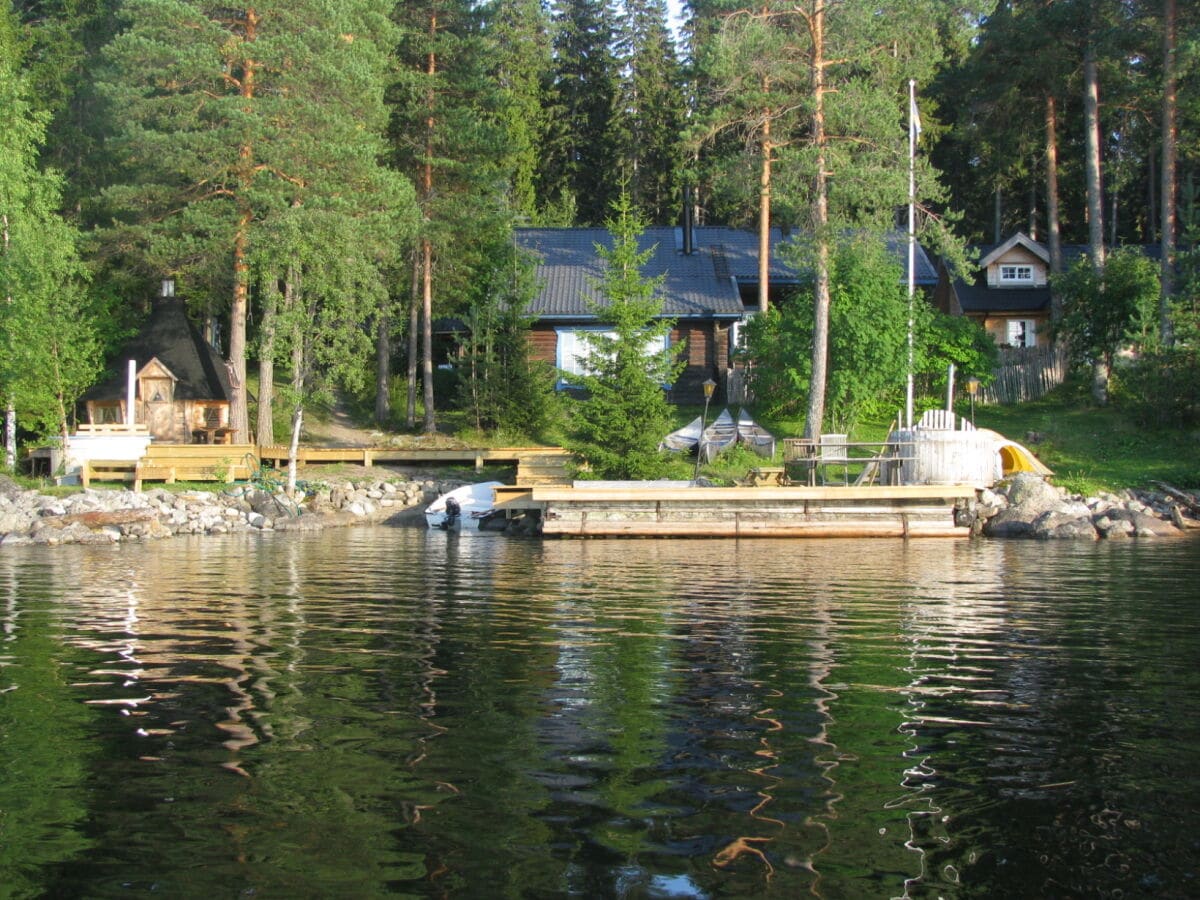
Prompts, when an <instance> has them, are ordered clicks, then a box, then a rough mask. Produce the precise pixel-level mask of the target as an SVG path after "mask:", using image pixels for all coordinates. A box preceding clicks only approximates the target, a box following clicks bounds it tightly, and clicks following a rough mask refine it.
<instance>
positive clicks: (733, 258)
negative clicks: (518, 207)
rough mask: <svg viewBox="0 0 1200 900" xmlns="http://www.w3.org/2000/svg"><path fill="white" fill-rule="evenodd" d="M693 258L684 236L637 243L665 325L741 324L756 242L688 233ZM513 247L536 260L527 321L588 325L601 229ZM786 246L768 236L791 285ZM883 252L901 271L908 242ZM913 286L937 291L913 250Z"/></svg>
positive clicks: (542, 236)
mask: <svg viewBox="0 0 1200 900" xmlns="http://www.w3.org/2000/svg"><path fill="white" fill-rule="evenodd" d="M693 236H694V246H695V250H694V252H693V253H692V254H690V255H687V256H685V255H684V254H683V252H682V250H683V229H682V228H671V227H653V228H647V229H646V231H645V232H644V233H643V234H642V236H641V239H640V240H639V242H638V246H639V247H640V248H641V249H642V250H647V249H650V248H651V247H653V248H654V255H653V256H652V257H651V258H650V260H649V262H648V263H647V264H646V266H645V267H644V268H643V274H645V275H646V276H647V277H651V278H652V277H656V276H658V275H665V276H666V280H665V281H664V283H663V285H662V287H661V288H660V289H659V295H660V296H661V297H662V299H663V315H664V316H667V317H670V318H714V317H716V318H725V317H730V318H732V317H738V318H740V317H741V316H742V315H743V314H744V313H745V306H744V305H743V303H742V301H741V298H740V296H739V294H738V290H737V284H736V283H735V281H736V282H742V283H744V284H745V283H755V282H757V281H758V236H757V235H755V234H753V233H751V232H749V231H743V230H741V229H738V228H728V227H724V226H711V225H708V226H700V227H697V228H695V229H693ZM515 239H516V242H517V245H518V246H519V247H521V248H522V249H525V250H527V251H529V252H531V253H532V254H533V255H534V257H535V258H536V260H537V279H538V284H539V285H540V287H541V289H540V291H539V293H538V294H537V296H536V297H535V298H534V300H533V302H532V303H531V304H530V306H529V313H530V314H531V315H534V316H536V317H538V318H541V319H578V318H591V317H592V315H593V314H592V308H591V304H593V303H596V302H598V301H599V300H600V297H599V295H598V294H597V293H596V291H595V289H594V287H593V284H594V283H595V282H596V281H597V280H599V279H600V278H601V277H602V276H603V270H602V264H601V260H600V257H599V255H598V254H597V253H596V245H597V244H601V245H603V246H605V247H611V246H612V238H611V236H610V235H609V233H608V231H607V229H604V228H518V229H516V232H515ZM788 240H790V238H787V237H785V236H784V235H783V234H782V233H781V232H780V231H779V229H773V230H772V233H771V270H770V277H771V279H772V281H774V282H775V283H779V284H784V283H789V282H790V283H795V282H796V280H797V278H796V272H795V270H794V269H792V268H791V267H790V266H788V265H787V264H786V263H785V262H783V261H782V260H781V259H780V258H779V256H778V250H779V248H780V247H781V246H782V245H784V244H785V243H786V242H787V241H788ZM888 249H889V250H890V251H891V252H892V253H893V254H894V255H895V256H896V258H897V260H898V261H899V262H900V264H901V266H902V267H905V266H906V264H907V261H908V246H907V238H906V236H905V235H903V234H898V233H893V234H892V235H890V236H889V237H888ZM916 269H917V278H916V283H917V284H919V285H933V284H937V271H936V270H935V269H934V267H933V265H932V263H930V261H929V257H928V256H927V255H926V254H925V251H924V250H923V249H922V248H921V247H920V245H917V248H916Z"/></svg>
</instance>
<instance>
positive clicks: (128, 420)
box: [125, 359, 137, 428]
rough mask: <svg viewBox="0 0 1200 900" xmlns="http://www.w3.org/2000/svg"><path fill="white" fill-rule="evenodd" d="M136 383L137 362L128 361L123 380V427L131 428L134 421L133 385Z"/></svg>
mask: <svg viewBox="0 0 1200 900" xmlns="http://www.w3.org/2000/svg"><path fill="white" fill-rule="evenodd" d="M136 384H137V362H136V361H135V360H132V359H131V360H130V361H129V370H128V374H127V375H126V380H125V427H127V428H132V427H133V423H134V419H135V417H134V415H133V398H134V386H135V385H136Z"/></svg>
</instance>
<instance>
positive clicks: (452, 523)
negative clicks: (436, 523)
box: [440, 497, 462, 531]
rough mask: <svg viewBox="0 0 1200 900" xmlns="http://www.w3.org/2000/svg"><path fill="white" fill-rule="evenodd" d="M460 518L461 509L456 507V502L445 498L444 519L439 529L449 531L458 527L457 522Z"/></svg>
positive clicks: (451, 498)
mask: <svg viewBox="0 0 1200 900" xmlns="http://www.w3.org/2000/svg"><path fill="white" fill-rule="evenodd" d="M461 518H462V507H461V506H459V505H458V501H457V500H455V499H454V498H453V497H447V498H446V518H444V519H442V524H441V526H440V527H441V528H442V529H443V530H445V531H449V530H450V529H452V528H457V527H458V526H459V520H460V519H461Z"/></svg>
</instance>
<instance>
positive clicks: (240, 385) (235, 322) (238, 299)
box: [229, 217, 250, 444]
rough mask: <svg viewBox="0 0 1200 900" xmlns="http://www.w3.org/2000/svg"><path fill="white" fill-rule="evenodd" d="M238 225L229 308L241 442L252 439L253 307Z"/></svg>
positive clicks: (235, 421)
mask: <svg viewBox="0 0 1200 900" xmlns="http://www.w3.org/2000/svg"><path fill="white" fill-rule="evenodd" d="M248 224H249V220H248V217H245V218H243V220H242V222H241V224H239V226H238V231H237V234H236V235H235V237H234V243H233V303H232V304H231V306H230V308H229V380H230V382H231V384H232V387H233V396H232V397H231V398H230V402H229V426H230V427H231V428H232V429H233V431H234V440H235V441H237V442H238V443H239V444H245V443H249V441H250V404H249V401H248V399H247V396H246V316H247V312H248V310H249V308H250V267H249V265H248V264H247V262H246V225H248Z"/></svg>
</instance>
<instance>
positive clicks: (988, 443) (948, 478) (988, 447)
mask: <svg viewBox="0 0 1200 900" xmlns="http://www.w3.org/2000/svg"><path fill="white" fill-rule="evenodd" d="M896 438H897V439H898V441H899V442H900V450H901V452H900V456H901V457H902V458H903V460H904V461H903V462H902V463H901V470H900V482H901V484H970V485H975V486H977V487H991V486H992V485H993V484H995V483H996V481H997V480H999V478H1000V476H1001V472H1000V454H999V453H998V452H997V450H996V442H995V440H994V439H993V438H992V437H991V436H990V435H988V434H986V433H980V432H978V431H949V430H941V429H928V428H914V429H911V430H910V429H901V430H899V431H897V432H896Z"/></svg>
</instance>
